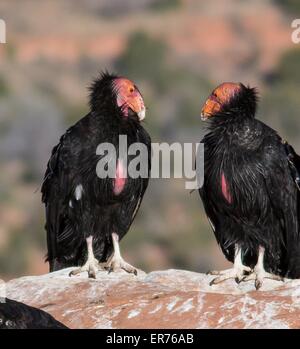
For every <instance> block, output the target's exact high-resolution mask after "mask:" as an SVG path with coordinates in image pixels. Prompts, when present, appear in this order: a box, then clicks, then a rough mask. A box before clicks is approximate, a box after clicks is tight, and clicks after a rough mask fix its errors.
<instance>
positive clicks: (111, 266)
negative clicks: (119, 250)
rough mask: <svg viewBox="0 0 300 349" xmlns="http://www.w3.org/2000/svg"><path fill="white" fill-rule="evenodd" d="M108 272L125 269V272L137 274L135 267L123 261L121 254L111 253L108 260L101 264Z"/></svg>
mask: <svg viewBox="0 0 300 349" xmlns="http://www.w3.org/2000/svg"><path fill="white" fill-rule="evenodd" d="M102 266H103V267H104V268H105V269H106V270H108V272H109V273H111V272H116V271H119V270H125V271H126V272H127V273H130V274H134V275H137V269H136V268H135V267H133V266H132V265H131V264H129V263H127V262H125V261H124V259H123V258H122V257H121V256H118V255H115V254H114V255H113V257H112V258H111V260H110V261H108V262H107V263H105V264H104V265H102Z"/></svg>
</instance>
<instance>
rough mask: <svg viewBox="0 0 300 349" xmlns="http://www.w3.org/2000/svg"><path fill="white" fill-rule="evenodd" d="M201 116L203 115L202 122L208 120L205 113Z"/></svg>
mask: <svg viewBox="0 0 300 349" xmlns="http://www.w3.org/2000/svg"><path fill="white" fill-rule="evenodd" d="M200 115H201V120H202V121H205V120H207V119H208V116H207V115H206V114H205V113H204V112H203V111H202V112H201V114H200Z"/></svg>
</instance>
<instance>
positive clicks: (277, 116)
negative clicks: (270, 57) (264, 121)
mask: <svg viewBox="0 0 300 349" xmlns="http://www.w3.org/2000/svg"><path fill="white" fill-rule="evenodd" d="M299 62H300V49H296V50H291V51H288V52H287V53H286V54H285V55H283V57H282V59H281V61H280V63H279V65H278V68H277V71H276V73H275V79H274V82H272V85H271V86H269V87H268V88H267V91H268V93H267V94H266V95H265V96H264V98H263V100H262V114H263V116H264V117H265V118H269V119H271V118H272V123H273V124H274V127H276V126H277V125H278V126H279V128H281V129H282V130H283V132H284V134H283V135H282V136H283V137H288V138H289V141H290V142H297V143H299V140H298V137H299V132H300V125H299V116H300V97H299V96H300V70H299ZM276 123H277V125H276ZM278 126H277V127H278ZM297 143H296V144H297Z"/></svg>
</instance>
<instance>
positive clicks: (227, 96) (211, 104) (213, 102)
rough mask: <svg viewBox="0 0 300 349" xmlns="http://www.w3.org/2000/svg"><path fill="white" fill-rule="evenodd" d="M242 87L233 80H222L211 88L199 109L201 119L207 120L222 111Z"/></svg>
mask: <svg viewBox="0 0 300 349" xmlns="http://www.w3.org/2000/svg"><path fill="white" fill-rule="evenodd" d="M242 89H243V85H242V84H240V83H235V82H224V83H223V84H221V85H219V86H218V87H217V88H215V89H214V90H213V92H212V93H211V95H210V96H209V97H208V99H207V100H206V102H205V103H204V106H203V108H202V111H201V119H202V120H207V119H209V118H210V117H212V116H214V115H215V114H217V113H219V112H222V110H223V109H224V107H225V106H226V105H228V104H229V103H230V102H231V101H232V99H233V98H234V97H235V96H236V95H237V94H238V93H239V92H241V91H242Z"/></svg>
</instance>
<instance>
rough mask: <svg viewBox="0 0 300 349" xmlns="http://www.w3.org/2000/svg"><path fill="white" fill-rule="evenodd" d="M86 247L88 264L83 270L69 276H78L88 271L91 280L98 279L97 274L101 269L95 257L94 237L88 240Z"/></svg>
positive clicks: (77, 270) (72, 272)
mask: <svg viewBox="0 0 300 349" xmlns="http://www.w3.org/2000/svg"><path fill="white" fill-rule="evenodd" d="M86 245H87V252H88V257H87V261H86V263H85V264H84V265H83V266H82V267H81V268H78V269H75V270H73V271H71V272H70V274H69V276H72V275H77V274H80V273H82V272H85V271H87V272H88V274H89V278H93V279H96V273H97V271H98V270H99V269H100V265H99V262H98V260H97V259H96V258H95V256H94V252H93V236H92V235H90V236H89V237H87V238H86Z"/></svg>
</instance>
